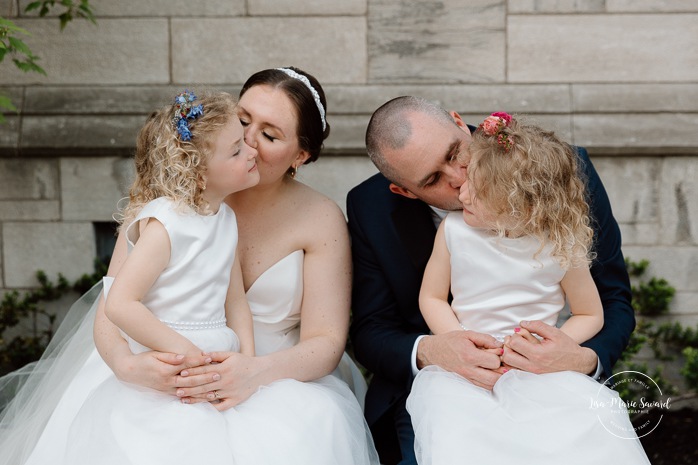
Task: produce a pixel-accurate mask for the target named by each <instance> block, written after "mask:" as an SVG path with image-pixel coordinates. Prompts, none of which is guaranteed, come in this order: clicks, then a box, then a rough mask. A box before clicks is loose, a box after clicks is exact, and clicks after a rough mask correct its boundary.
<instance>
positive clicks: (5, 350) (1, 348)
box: [0, 260, 106, 374]
mask: <svg viewBox="0 0 698 465" xmlns="http://www.w3.org/2000/svg"><path fill="white" fill-rule="evenodd" d="M105 274H106V264H105V263H104V262H102V261H101V260H95V268H94V272H93V273H92V274H84V275H82V276H81V277H80V278H78V279H77V280H76V281H75V282H74V283H72V284H71V283H69V282H68V280H67V279H66V278H65V277H64V276H63V275H62V274H60V273H59V274H58V278H57V282H56V283H54V282H53V281H51V280H50V279H49V278H48V277H47V276H46V273H44V272H43V271H37V272H36V278H37V280H38V281H39V287H38V288H37V289H34V290H31V291H27V292H24V293H22V294H20V293H19V292H17V291H11V292H8V293H6V294H5V296H4V297H3V299H2V301H0V374H2V373H7V372H10V371H13V370H15V369H17V368H20V367H22V366H24V365H26V364H27V363H30V362H33V361H34V360H38V359H39V357H41V354H42V353H43V352H44V349H45V348H46V346H47V345H48V343H49V341H50V340H51V337H53V332H54V329H55V328H54V325H55V322H56V315H55V313H52V312H50V311H48V310H47V309H46V307H45V304H46V303H47V302H52V301H55V300H58V299H59V298H61V297H62V296H64V295H66V294H67V293H69V292H77V293H79V294H82V293H84V292H85V291H87V290H88V289H89V288H90V287H92V286H93V285H94V284H95V283H96V282H97V281H99V280H100V279H101V278H102V276H104V275H105ZM20 325H28V326H29V327H28V328H26V329H25V331H23V332H21V333H18V334H15V335H12V336H7V333H8V331H9V330H11V329H14V328H19V326H20ZM22 329H24V328H22ZM15 333H17V331H15Z"/></svg>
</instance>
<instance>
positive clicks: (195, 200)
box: [0, 91, 259, 465]
mask: <svg viewBox="0 0 698 465" xmlns="http://www.w3.org/2000/svg"><path fill="white" fill-rule="evenodd" d="M236 111H237V108H236V100H235V99H234V98H233V97H232V96H231V95H229V94H226V93H216V94H212V95H209V96H205V97H203V98H202V99H200V100H198V99H197V97H196V96H195V95H194V94H193V93H191V92H188V91H185V92H183V93H181V94H179V95H178V96H177V97H176V98H175V101H174V103H173V104H172V105H168V106H166V107H164V108H162V109H160V110H159V111H157V112H155V113H154V114H153V115H151V117H150V118H149V119H148V121H147V122H146V123H145V125H144V127H143V128H142V129H141V131H140V134H139V136H138V141H137V148H136V154H135V168H136V169H135V171H136V176H135V180H134V182H133V184H132V186H131V189H130V191H129V203H128V205H127V206H126V208H125V209H124V211H123V212H121V216H122V220H121V230H122V233H123V234H125V236H126V237H127V240H128V248H129V254H128V257H127V258H126V260H125V261H124V263H123V265H122V266H121V268H120V270H119V272H118V274H117V275H116V276H115V277H114V278H105V280H104V290H105V295H106V307H105V312H106V315H107V316H108V318H109V319H110V320H111V321H112V322H113V323H114V324H115V325H117V326H118V327H119V328H120V329H121V331H122V332H123V333H124V335H125V338H126V339H127V340H128V343H129V347H130V349H131V351H132V352H133V353H140V352H144V351H148V350H158V351H164V352H173V353H177V354H183V355H184V356H192V355H194V356H201V355H202V354H204V355H205V354H206V353H208V352H210V351H239V352H242V353H243V354H246V355H254V340H253V328H252V316H251V313H250V309H249V306H248V303H247V300H246V298H245V292H244V288H243V284H242V273H241V269H240V261H239V259H238V257H237V254H236V249H237V239H238V236H237V224H236V217H235V213H234V212H233V210H232V209H231V208H230V207H229V206H227V205H226V204H225V203H224V199H225V198H226V197H227V196H228V195H229V194H231V193H233V192H237V191H239V190H242V189H246V188H248V187H252V186H254V185H256V184H257V183H258V182H259V172H258V170H257V165H256V157H257V151H256V150H255V149H254V148H252V147H250V146H249V145H247V143H246V142H245V137H244V132H243V127H242V125H241V123H240V120H239V119H238V117H237V113H236ZM91 322H92V320H91V319H89V318H88V319H87V320H86V321H85V322H83V326H84V325H88V326H89V325H90V324H91ZM80 334H81V335H83V336H84V331H83V332H81V333H80ZM74 339H75V341H74V342H76V343H81V341H80V339H85V340H86V342H85V343H91V338H85V337H76V338H74ZM71 350H72V349H71ZM89 352H90V351H85V350H80V349H75V350H73V351H72V352H71V351H68V352H65V353H63V354H62V355H60V356H59V357H58V359H57V360H56V361H54V364H55V365H54V366H53V367H51V369H52V370H55V367H56V366H64V367H65V366H66V365H67V364H69V363H71V362H72V363H74V364H81V365H80V366H81V368H80V369H79V370H74V371H75V373H74V374H72V375H71V374H67V373H66V374H65V376H67V377H69V378H70V379H67V380H62V383H60V382H58V383H57V384H56V386H55V389H56V390H57V391H58V392H57V395H55V396H53V398H47V397H51V394H53V393H52V392H51V389H52V387H51V384H53V383H54V382H56V380H57V379H58V380H59V378H60V375H61V373H60V371H59V372H58V373H56V374H57V376H53V377H47V378H45V379H44V380H43V382H42V384H44V385H48V386H43V387H40V388H39V389H38V390H37V391H36V394H35V397H41V398H40V399H34V400H36V402H33V401H32V402H25V401H26V398H17V399H16V400H15V403H14V404H13V405H11V406H10V407H9V409H8V412H10V414H11V415H13V416H14V418H12V417H8V416H7V414H6V416H5V420H8V418H9V422H5V421H4V422H3V427H5V428H7V430H6V431H2V433H1V435H2V436H3V439H2V440H0V450H1V451H2V452H1V453H0V463H2V464H12V465H21V464H41V465H44V464H49V463H50V464H65V465H77V464H85V465H88V464H89V465H95V464H119V465H124V464H150V465H155V464H160V463H162V464H177V463H179V464H187V465H189V464H193V463H217V464H227V463H229V464H232V463H235V460H234V454H233V451H232V448H231V444H230V439H229V437H228V436H227V434H228V433H227V427H226V424H227V422H228V421H230V420H231V419H234V417H233V414H232V413H231V414H230V415H224V414H222V413H221V412H219V411H218V410H217V409H216V408H215V406H214V405H213V404H210V403H198V404H194V405H187V404H183V403H182V402H180V400H179V399H177V398H176V397H172V396H168V395H166V394H163V393H160V392H156V391H152V390H148V389H145V388H140V387H137V386H134V385H130V384H126V383H123V382H121V381H119V380H118V379H117V378H116V377H115V376H114V374H113V373H112V372H111V371H110V370H109V368H108V367H107V366H106V365H105V364H104V362H103V361H102V359H101V358H100V357H99V355H98V354H97V352H96V351H94V350H92V351H91V355H89V357H87V358H86V360H84V361H83V360H80V359H77V358H76V359H73V360H71V358H72V355H71V354H77V353H89ZM59 381H60V380H59ZM45 394H48V396H47V395H45ZM42 402H43V403H42ZM231 412H233V413H234V411H231ZM202 444H208V445H210V447H206V448H202V447H201V445H202Z"/></svg>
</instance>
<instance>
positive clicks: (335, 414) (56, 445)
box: [0, 209, 378, 465]
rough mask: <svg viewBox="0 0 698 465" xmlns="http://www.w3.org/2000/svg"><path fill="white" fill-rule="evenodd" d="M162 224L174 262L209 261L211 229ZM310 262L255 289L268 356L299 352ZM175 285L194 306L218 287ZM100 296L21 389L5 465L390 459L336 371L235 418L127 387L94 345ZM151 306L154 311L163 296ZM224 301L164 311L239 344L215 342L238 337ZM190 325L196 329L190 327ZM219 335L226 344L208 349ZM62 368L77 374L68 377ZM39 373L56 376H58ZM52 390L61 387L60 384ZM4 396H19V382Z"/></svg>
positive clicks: (269, 390)
mask: <svg viewBox="0 0 698 465" xmlns="http://www.w3.org/2000/svg"><path fill="white" fill-rule="evenodd" d="M146 214H148V215H156V217H158V218H159V219H161V218H162V215H163V214H162V211H160V210H159V209H158V211H157V212H152V211H150V212H148V211H146ZM189 219H190V218H189ZM161 222H163V224H165V225H166V229H168V232H170V234H171V241H172V246H173V249H175V248H177V249H180V246H181V250H182V253H180V252H179V251H178V252H177V253H173V254H172V257H173V258H177V257H190V258H191V259H194V260H196V257H198V256H199V254H191V253H189V254H187V250H186V249H188V248H189V246H188V244H189V243H190V242H191V241H194V242H196V241H197V238H200V237H204V239H205V240H215V239H216V238H217V237H218V235H215V234H214V236H213V237H211V236H207V235H206V234H203V236H202V231H200V230H197V232H196V233H195V234H188V239H186V240H185V241H184V242H183V243H180V240H179V239H177V238H176V237H175V238H174V239H173V237H174V236H173V235H172V231H174V230H175V229H174V228H169V227H168V226H167V223H169V220H163V219H161ZM189 222H190V221H187V223H189ZM212 223H213V222H212ZM178 227H183V226H182V225H179V226H178ZM225 233H226V234H227V240H228V241H231V237H230V235H231V234H233V233H236V229H235V228H227V229H226V230H225ZM180 237H187V234H185V235H183V236H180ZM232 257H234V255H233V254H231V255H229V256H228V257H226V259H227V260H230V264H232ZM303 258H304V254H303V252H302V251H296V252H293V253H292V254H290V255H289V256H288V257H285V258H284V259H282V260H280V261H279V262H278V263H277V264H275V265H274V266H272V267H271V268H270V269H269V270H267V271H266V272H265V273H264V274H262V275H261V276H260V277H259V278H258V280H257V281H256V282H255V283H254V284H253V286H252V288H251V289H250V292H249V293H248V298H249V301H250V307H251V309H252V312H253V317H254V325H255V337H256V338H257V340H256V348H257V350H258V351H259V352H258V353H259V354H265V353H271V352H274V351H277V350H282V349H284V348H288V347H292V346H293V345H294V344H296V343H297V342H298V339H299V331H300V328H299V323H300V304H301V302H302V292H303V287H302V283H303V281H302V272H303ZM221 263H222V262H221ZM197 266H198V265H197ZM205 268H206V267H198V268H196V269H197V270H198V271H197V272H200V273H203V275H202V279H206V278H204V276H208V275H210V273H216V270H208V269H205ZM227 268H228V269H227V270H223V269H222V268H221V267H218V270H217V271H218V272H220V273H221V274H224V275H226V276H229V272H230V266H228V267H227ZM182 270H185V271H186V270H187V268H186V267H184V268H182ZM226 272H227V274H226ZM192 279H194V280H195V281H196V282H199V280H197V279H196V278H192ZM226 279H228V278H227V277H226ZM168 283H171V285H172V286H177V287H178V289H177V293H178V296H179V297H178V300H183V299H184V300H186V297H187V296H192V298H194V299H201V296H200V295H199V293H201V292H210V291H211V289H210V288H206V287H199V288H198V289H199V290H198V292H197V293H188V292H187V291H186V289H182V288H183V287H187V286H188V285H189V284H188V283H189V281H187V280H179V281H178V280H174V279H172V280H168ZM156 284H157V283H156ZM161 284H162V283H161ZM226 286H227V284H226ZM99 291H100V286H99V285H98V286H96V288H95V289H94V290H93V291H92V293H91V294H90V295H89V296H85V298H84V299H82V300H81V301H79V303H78V304H79V305H78V307H76V308H75V309H74V310H71V314H75V315H76V316H75V317H73V318H71V321H73V322H74V321H75V320H76V319H79V318H82V319H83V321H82V324H81V327H80V330H79V331H78V332H77V333H76V334H75V335H73V336H72V337H68V338H67V339H66V340H67V341H68V342H67V343H66V344H64V346H65V347H64V349H63V350H61V351H56V352H55V353H53V355H47V357H46V359H45V360H43V361H42V362H41V363H40V364H39V365H38V366H39V368H40V369H34V370H30V371H31V373H32V375H31V377H32V378H33V379H30V382H28V383H26V384H25V386H24V388H23V389H22V390H21V391H20V395H19V396H18V397H17V400H16V401H15V402H14V403H13V404H12V405H11V406H10V408H9V409H8V410H7V412H8V413H9V414H8V413H5V414H3V418H2V420H1V421H0V428H2V429H1V430H0V431H2V438H1V439H0V451H2V453H0V464H8V465H9V464H12V465H21V464H26V465H33V464H41V465H44V464H47V463H51V464H57V465H81V464H84V465H95V464H97V465H100V464H104V465H111V464H114V465H116V464H118V465H126V464H134V465H135V464H138V465H141V464H142V465H157V464H163V465H165V464H166V465H173V464H175V465H176V464H181V465H191V464H193V463H218V464H231V465H232V464H237V465H240V464H242V465H244V464H255V465H257V464H262V465H263V464H269V465H271V464H279V463H288V464H299V465H300V464H309V463H317V464H320V463H323V464H324V463H327V464H330V463H331V464H347V465H359V464H377V463H378V459H377V454H376V452H375V449H374V447H373V443H372V440H371V437H370V433H369V432H368V428H367V426H366V424H365V421H364V418H363V413H362V409H361V406H360V404H359V402H358V401H357V397H356V396H355V394H354V393H353V392H352V390H351V389H349V387H348V386H347V384H346V382H345V381H343V380H342V379H340V376H326V377H324V378H322V379H319V380H316V381H313V382H299V381H296V380H291V379H284V380H279V381H276V382H274V383H272V384H270V385H268V386H263V387H261V388H260V389H259V390H258V392H256V393H255V394H253V395H252V396H251V397H250V398H249V399H248V400H246V401H245V402H243V403H241V404H239V405H238V406H237V407H235V408H233V409H230V410H227V411H225V412H218V411H217V410H216V409H215V408H214V407H213V406H212V405H210V404H207V403H203V404H195V405H185V404H182V403H181V402H180V401H179V400H178V399H177V398H174V397H171V396H167V395H164V394H162V393H159V392H155V391H152V390H149V389H145V388H141V387H138V386H133V385H128V384H125V383H122V382H120V381H118V380H117V379H116V377H115V376H114V375H113V374H112V372H111V371H110V370H109V368H108V367H107V366H106V364H105V363H104V362H103V361H102V359H101V358H100V357H99V355H98V353H97V351H96V349H94V342H93V340H92V334H91V326H92V321H93V319H94V312H95V308H96V300H95V299H97V298H99ZM214 294H215V292H214ZM157 296H158V298H159V299H160V300H161V301H168V295H167V292H163V289H162V287H159V288H158V289H157ZM150 302H151V305H153V302H154V300H151V301H150ZM87 303H91V304H92V305H91V309H90V310H89V312H88V313H87V316H86V317H84V318H83V316H84V315H85V309H86V307H87V305H86V304H87ZM219 304H220V306H218V307H217V306H215V305H211V303H210V302H208V301H207V302H206V305H205V306H204V307H203V310H202V311H203V312H204V313H205V315H204V316H202V315H201V314H199V313H197V307H191V306H189V305H183V303H182V302H179V303H174V302H170V304H169V305H171V306H176V307H177V310H176V311H174V312H173V313H169V312H168V311H167V309H166V308H162V307H160V308H159V311H158V312H157V313H156V312H154V313H156V314H157V315H158V317H159V318H160V319H161V320H167V321H168V322H169V323H168V324H170V325H171V327H173V328H175V329H176V330H178V331H180V332H181V333H182V334H184V335H185V336H187V337H190V338H191V339H193V340H196V343H198V344H202V345H204V346H205V347H202V348H203V349H205V350H231V349H236V347H237V345H236V343H237V337H235V338H234V339H230V338H226V337H223V338H222V339H221V338H218V337H209V336H212V334H211V332H213V333H218V332H221V334H222V332H225V333H226V334H227V335H230V334H233V335H234V333H233V332H232V331H231V330H230V329H229V328H227V327H225V326H223V327H220V326H219V325H218V324H217V323H216V322H217V321H218V320H219V318H220V316H219V314H218V313H217V312H216V311H214V310H212V309H215V308H220V309H221V311H223V307H222V302H219ZM187 308H188V309H189V310H191V312H187V311H186V309H187ZM199 308H200V307H199ZM223 315H224V314H223ZM178 322H179V323H181V325H183V327H184V329H178V328H180V326H178ZM197 325H198V326H201V328H197ZM209 326H212V327H209ZM200 336H201V337H200ZM213 336H215V334H214V335H213ZM211 340H214V341H216V342H215V343H214V344H208V342H210V341H211ZM214 346H215V347H214ZM131 347H132V349H135V350H136V351H138V350H140V349H141V347H139V345H138V344H135V343H134V341H131ZM67 357H71V358H72V360H68V359H67ZM71 362H73V364H72V365H71ZM342 363H343V365H341V366H342V368H338V370H337V371H336V373H338V374H339V373H344V374H346V375H347V377H346V378H345V379H346V380H347V381H349V382H354V381H357V382H356V384H352V387H353V389H354V392H357V393H358V395H359V396H361V397H360V398H361V399H363V397H362V396H363V393H365V382H364V381H363V378H362V377H361V376H360V373H359V372H358V369H357V368H356V366H355V365H354V364H353V363H352V362H351V360H350V359H349V358H348V357H346V356H345V358H343V362H342ZM75 365H77V368H76V367H75ZM55 367H59V369H65V371H64V372H63V373H60V372H58V373H56V371H55ZM39 372H48V373H49V376H43V375H41V374H40V373H39ZM61 375H63V376H61ZM52 383H55V384H54V385H53V386H51V384H52ZM0 386H2V384H1V383H0ZM52 387H53V388H55V389H52ZM2 389H3V391H4V392H7V391H8V390H9V387H8V388H7V389H6V388H2ZM27 399H29V401H27Z"/></svg>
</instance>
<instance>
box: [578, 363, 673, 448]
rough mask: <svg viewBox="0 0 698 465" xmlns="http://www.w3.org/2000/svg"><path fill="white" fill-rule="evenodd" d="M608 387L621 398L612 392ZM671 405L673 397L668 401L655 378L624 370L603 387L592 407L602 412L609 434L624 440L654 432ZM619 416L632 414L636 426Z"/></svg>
mask: <svg viewBox="0 0 698 465" xmlns="http://www.w3.org/2000/svg"><path fill="white" fill-rule="evenodd" d="M606 386H608V388H610V389H613V390H615V391H618V392H619V393H620V395H619V394H616V393H614V392H612V391H611V392H609V389H607V388H606ZM621 395H622V397H621ZM670 403H671V397H668V398H666V399H664V398H663V397H662V390H661V389H660V388H659V386H658V385H657V383H655V381H654V380H653V379H652V378H651V377H649V376H647V375H646V374H644V373H641V372H639V371H621V372H618V373H616V374H614V375H613V376H611V377H610V378H608V379H607V380H606V382H605V383H604V384H603V385H601V386H599V391H598V393H597V396H596V402H592V406H591V408H592V409H595V410H597V411H598V418H599V421H600V422H601V425H603V427H604V428H605V429H606V431H608V432H609V433H611V434H613V435H614V436H616V437H619V438H622V439H634V438H636V437H638V438H641V437H643V436H647V435H648V434H650V433H651V432H652V431H654V430H655V428H657V426H659V423H660V422H661V421H662V418H663V417H664V411H666V410H668V409H669V404H670ZM619 413H622V414H625V415H629V416H630V417H631V418H632V423H630V422H626V421H623V422H619V421H618V419H619V417H618V414H619Z"/></svg>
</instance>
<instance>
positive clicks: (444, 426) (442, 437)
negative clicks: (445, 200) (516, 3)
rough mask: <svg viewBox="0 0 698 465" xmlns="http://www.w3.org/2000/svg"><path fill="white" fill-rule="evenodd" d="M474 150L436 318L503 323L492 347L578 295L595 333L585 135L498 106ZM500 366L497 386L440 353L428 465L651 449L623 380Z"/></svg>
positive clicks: (419, 391)
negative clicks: (442, 362)
mask: <svg viewBox="0 0 698 465" xmlns="http://www.w3.org/2000/svg"><path fill="white" fill-rule="evenodd" d="M469 154H470V159H469V160H460V161H461V163H462V164H463V165H464V166H466V167H467V173H468V176H467V179H466V181H465V183H464V184H463V186H462V187H461V190H460V197H459V198H460V200H461V202H462V203H463V211H462V212H451V213H449V214H448V216H447V217H446V218H445V219H444V221H443V222H442V223H441V225H440V227H439V230H438V232H437V235H436V241H435V244H434V249H433V252H432V255H431V258H430V260H429V263H428V265H427V268H426V271H425V273H424V279H423V282H422V287H421V291H420V296H419V305H420V309H421V312H422V314H423V315H424V319H425V320H426V322H427V324H428V325H429V328H430V330H431V331H432V333H434V334H441V333H446V332H450V331H464V330H466V331H476V332H479V333H487V334H491V335H492V336H494V337H495V338H498V339H499V340H501V341H503V342H504V346H503V348H501V349H488V350H490V351H491V352H496V353H498V354H499V355H503V354H504V352H505V351H511V350H512V349H511V347H510V343H511V342H512V340H513V339H514V338H524V339H525V340H527V341H528V342H530V343H532V344H539V343H543V344H544V343H545V334H540V335H534V334H532V333H530V332H528V331H527V330H526V329H524V328H521V323H524V325H525V322H527V321H532V320H541V321H543V322H545V323H547V324H549V325H555V323H556V321H557V319H558V315H559V313H560V312H561V310H562V309H563V307H564V306H565V301H567V303H568V304H569V308H570V311H571V317H570V318H569V319H567V321H566V322H565V323H564V324H563V325H562V327H561V330H562V331H563V332H565V333H566V334H567V335H569V336H570V337H571V338H572V339H573V340H574V341H575V342H577V343H582V342H584V341H586V340H588V339H590V338H591V337H592V336H594V335H595V334H596V333H597V332H598V331H599V330H600V329H601V328H602V326H603V309H602V306H601V300H600V298H599V294H598V291H597V289H596V287H595V285H594V281H593V280H592V277H591V274H590V271H589V265H590V262H591V260H593V259H594V253H593V247H592V246H593V231H592V229H591V227H590V226H589V224H590V221H591V219H590V218H589V207H588V205H587V202H586V199H585V185H584V181H583V180H582V179H580V176H579V174H578V173H579V172H580V170H579V169H578V166H577V165H578V161H577V160H578V157H577V155H576V154H575V151H574V149H573V148H572V147H571V146H570V145H568V144H566V143H564V142H562V141H560V140H559V139H558V138H557V137H556V136H555V135H554V134H553V133H552V132H549V131H546V130H544V129H542V128H540V127H538V126H534V125H531V124H526V123H524V122H521V121H519V120H518V119H517V118H512V117H511V115H509V114H507V113H493V114H492V115H490V116H489V117H488V118H487V119H485V121H484V122H483V123H482V124H480V126H479V127H478V129H477V130H476V131H475V132H474V134H473V140H472V143H471V144H470V146H469ZM449 293H450V294H452V301H451V302H450V303H449ZM541 336H542V338H541ZM499 371H500V372H501V373H504V374H503V375H502V377H501V378H500V379H499V380H498V381H497V383H496V384H495V385H494V388H493V390H492V391H489V390H487V389H484V388H481V387H479V386H476V385H474V384H472V383H471V382H470V381H468V380H467V379H465V378H463V377H461V376H460V375H458V374H456V373H452V372H448V371H445V370H443V369H441V368H439V367H437V366H429V367H426V368H425V369H423V370H421V371H420V372H419V374H418V375H417V376H416V378H415V380H414V383H413V386H412V390H411V393H410V396H409V398H408V400H407V408H408V411H409V413H410V415H411V418H412V424H413V426H414V430H415V435H416V442H415V450H416V454H417V459H418V462H419V463H420V465H427V464H429V465H431V464H434V465H437V464H449V465H450V464H455V463H506V462H507V461H510V460H511V461H512V463H513V462H514V461H515V462H524V463H536V464H537V465H541V464H559V463H567V464H570V463H579V464H588V463H615V462H618V463H633V464H638V463H649V462H648V460H647V457H646V455H645V453H644V451H643V449H642V446H641V445H640V442H639V440H638V438H637V435H636V433H635V432H634V431H633V427H632V425H631V423H630V420H629V418H628V414H627V412H626V411H625V410H624V409H622V408H618V406H619V405H621V404H622V402H620V399H619V397H618V394H617V393H616V392H615V391H612V390H610V389H608V388H607V387H605V386H604V385H601V384H599V383H598V382H596V381H595V380H594V379H592V378H591V377H589V376H587V375H584V374H581V373H576V372H571V371H563V372H555V373H548V374H534V373H529V372H524V371H520V370H514V369H508V367H506V366H502V367H500V369H499ZM594 405H595V406H599V405H605V407H601V408H593V407H592V406H594ZM609 406H615V407H616V408H615V409H614V408H612V407H609Z"/></svg>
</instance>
